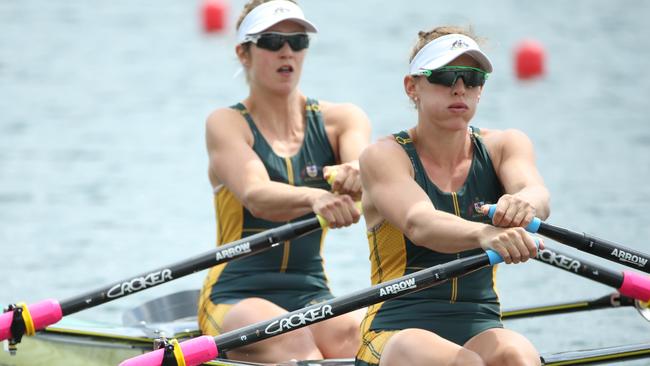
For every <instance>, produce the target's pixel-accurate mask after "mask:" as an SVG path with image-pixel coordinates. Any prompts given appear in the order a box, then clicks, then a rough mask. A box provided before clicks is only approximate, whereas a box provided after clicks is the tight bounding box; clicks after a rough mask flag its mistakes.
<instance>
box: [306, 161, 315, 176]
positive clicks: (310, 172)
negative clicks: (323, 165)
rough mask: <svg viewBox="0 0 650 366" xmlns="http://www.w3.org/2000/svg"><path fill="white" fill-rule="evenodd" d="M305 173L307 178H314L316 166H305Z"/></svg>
mask: <svg viewBox="0 0 650 366" xmlns="http://www.w3.org/2000/svg"><path fill="white" fill-rule="evenodd" d="M305 171H306V172H307V175H308V176H309V177H311V178H315V177H316V176H317V175H318V166H317V165H316V164H310V165H307V166H306V167H305Z"/></svg>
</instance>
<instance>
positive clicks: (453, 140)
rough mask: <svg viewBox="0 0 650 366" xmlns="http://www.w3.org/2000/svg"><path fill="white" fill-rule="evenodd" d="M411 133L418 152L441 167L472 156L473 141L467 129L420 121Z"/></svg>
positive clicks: (457, 162) (452, 165)
mask: <svg viewBox="0 0 650 366" xmlns="http://www.w3.org/2000/svg"><path fill="white" fill-rule="evenodd" d="M409 133H410V134H411V137H412V139H413V143H414V144H415V147H416V149H417V151H418V154H419V155H420V156H421V157H423V158H425V159H426V160H427V161H429V162H431V163H433V164H435V165H437V166H440V167H455V166H457V165H459V164H461V163H463V162H465V161H467V160H468V159H471V158H472V141H471V137H470V134H469V132H468V130H467V129H460V130H448V129H442V128H439V127H436V126H433V125H430V124H422V123H419V124H418V125H417V126H415V127H414V128H412V129H411V130H410V131H409Z"/></svg>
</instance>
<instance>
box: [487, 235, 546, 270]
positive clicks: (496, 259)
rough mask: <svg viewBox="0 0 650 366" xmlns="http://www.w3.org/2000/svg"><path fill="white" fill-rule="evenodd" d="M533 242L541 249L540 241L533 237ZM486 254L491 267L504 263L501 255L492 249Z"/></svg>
mask: <svg viewBox="0 0 650 366" xmlns="http://www.w3.org/2000/svg"><path fill="white" fill-rule="evenodd" d="M533 240H534V241H535V246H536V247H537V249H539V239H538V238H536V237H534V236H533ZM485 254H487V256H488V259H489V260H490V265H491V266H493V265H495V264H499V263H502V262H503V258H502V257H501V255H500V254H499V253H497V252H496V251H494V250H492V249H488V250H486V251H485Z"/></svg>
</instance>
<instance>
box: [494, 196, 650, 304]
mask: <svg viewBox="0 0 650 366" xmlns="http://www.w3.org/2000/svg"><path fill="white" fill-rule="evenodd" d="M496 209H497V205H490V209H489V210H488V216H489V217H490V218H493V217H494V213H495V211H496ZM541 224H542V220H540V219H539V218H538V217H535V218H533V221H532V222H531V223H530V224H528V226H526V227H525V229H526V231H528V232H530V233H536V232H537V231H538V230H539V227H540V226H541ZM618 291H619V292H620V293H621V294H622V295H625V296H628V297H631V298H634V299H638V300H641V301H650V277H648V276H644V275H640V274H638V273H636V272H632V271H623V284H622V285H621V287H620V288H618Z"/></svg>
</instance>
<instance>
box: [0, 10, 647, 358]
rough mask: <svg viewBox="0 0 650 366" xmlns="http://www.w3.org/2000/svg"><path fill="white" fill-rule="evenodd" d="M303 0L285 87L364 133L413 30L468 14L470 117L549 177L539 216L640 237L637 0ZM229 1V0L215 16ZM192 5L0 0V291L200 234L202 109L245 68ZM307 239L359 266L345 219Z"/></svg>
mask: <svg viewBox="0 0 650 366" xmlns="http://www.w3.org/2000/svg"><path fill="white" fill-rule="evenodd" d="M302 3H304V4H303V6H304V9H305V12H306V13H307V15H308V17H309V18H310V19H312V20H313V21H314V22H315V23H316V24H317V25H318V26H319V27H320V30H321V34H320V35H319V36H318V38H317V40H316V41H315V42H314V43H313V47H312V49H311V50H310V55H309V57H308V59H307V62H306V66H305V72H304V79H303V83H302V89H303V91H304V92H305V93H306V94H308V95H310V96H314V97H319V98H321V99H326V100H331V101H340V102H343V101H349V102H353V103H356V104H358V105H359V106H361V107H362V108H363V109H364V110H365V111H366V112H367V114H368V115H369V117H370V119H371V120H372V123H373V127H374V133H373V136H374V138H377V137H379V136H382V135H385V134H388V133H391V132H394V131H396V130H399V129H403V128H407V127H409V126H411V125H412V124H414V122H415V113H414V112H413V110H412V108H410V106H409V103H408V100H407V98H406V97H405V96H404V93H403V91H402V77H403V75H404V73H405V71H406V69H407V58H408V54H409V50H410V48H411V45H412V43H413V42H414V41H415V39H416V33H417V31H419V30H422V29H429V28H431V27H433V26H435V25H441V24H461V25H468V24H471V25H473V26H474V28H475V30H476V32H477V33H479V34H480V35H482V36H484V37H485V38H487V40H488V46H487V48H486V49H487V51H488V52H489V54H490V55H491V57H492V59H493V62H494V64H495V73H494V74H493V75H492V76H491V78H490V80H489V83H488V85H487V87H486V89H485V92H484V95H483V98H482V100H481V106H480V110H479V112H478V114H477V116H476V117H475V121H474V124H475V125H477V126H480V127H488V128H518V129H521V130H523V131H525V132H526V133H527V134H528V135H529V136H530V138H531V139H532V141H533V142H534V144H535V145H536V149H537V160H538V164H539V168H540V170H541V171H542V174H543V175H544V177H545V179H546V183H547V185H548V187H549V189H550V191H551V193H552V209H553V214H552V216H551V218H550V219H549V221H550V222H552V223H555V224H557V225H561V226H565V227H568V228H572V229H574V230H578V231H585V232H588V233H592V234H594V235H597V236H600V237H603V238H607V239H610V240H613V241H617V242H620V243H623V244H625V245H627V246H629V247H633V248H637V249H639V250H644V251H650V246H648V245H647V244H646V240H647V238H648V237H649V236H650V228H649V226H648V225H647V223H646V217H645V214H646V210H647V207H649V206H650V186H649V185H648V184H647V181H648V180H649V179H650V131H649V130H648V128H647V124H648V117H647V107H648V103H647V98H648V96H649V95H650V76H648V75H647V73H646V70H647V67H648V66H647V65H648V64H650V50H649V49H648V47H646V46H647V44H648V42H647V39H646V37H645V36H644V35H646V34H648V33H650V23H648V22H647V18H648V16H649V15H650V3H648V2H644V1H640V0H639V1H626V2H625V3H624V4H623V3H621V2H614V1H572V2H565V1H550V2H549V1H546V2H536V3H531V2H526V3H523V2H520V1H515V0H512V1H506V0H501V1H490V2H486V1H476V2H469V1H454V2H435V3H434V2H431V1H424V0H422V1H408V2H401V1H389V0H378V1H370V0H359V1H344V0H330V1H315V0H304V1H302ZM242 4H243V1H234V2H233V4H232V10H233V11H232V12H231V18H232V19H233V21H234V18H236V17H237V16H238V13H239V10H240V9H241V6H242ZM198 5H199V4H198V3H197V2H190V1H175V0H159V1H155V2H154V1H139V2H132V1H124V0H120V1H110V2H109V1H93V2H87V1H81V0H69V1H65V2H64V1H36V0H21V1H11V0H4V1H0V110H1V111H2V113H1V116H0V250H1V253H2V254H1V255H2V257H1V258H2V260H1V261H0V278H1V279H2V284H1V285H0V304H7V303H9V302H15V301H27V302H34V301H37V300H40V299H42V298H45V297H54V298H57V299H65V298H68V297H70V296H75V295H77V294H80V293H81V292H85V291H87V290H91V289H94V288H96V287H99V286H101V285H105V284H107V283H109V282H112V281H114V280H118V279H122V278H126V277H128V276H130V275H134V274H137V273H141V272H143V271H146V270H149V269H153V268H157V267H161V266H163V265H165V264H168V263H172V262H175V261H178V260H181V259H183V258H185V257H188V256H189V255H192V254H195V253H200V252H203V251H206V250H208V249H210V248H212V247H213V245H214V232H215V229H214V219H213V212H212V205H211V191H210V187H209V184H208V181H207V179H206V166H207V157H206V154H205V148H204V137H203V127H204V120H205V117H206V116H207V114H208V113H209V112H210V111H211V110H212V109H214V108H216V107H219V106H224V105H228V104H230V103H233V102H236V101H239V100H240V99H242V98H243V97H245V96H246V92H247V88H246V86H245V82H244V80H243V78H241V77H240V78H238V79H233V78H232V74H233V73H234V72H235V70H236V69H237V63H236V59H235V57H234V52H233V47H234V34H233V32H232V31H229V32H227V33H225V34H221V35H210V36H206V35H204V34H203V33H202V32H201V30H200V24H199V22H198V8H199V6H198ZM232 23H233V22H231V24H232ZM231 28H232V26H231ZM525 38H533V39H536V40H538V41H539V42H541V43H542V44H543V45H544V46H545V48H546V51H547V56H548V58H547V64H546V66H547V74H546V77H545V78H543V79H540V80H536V81H532V82H520V81H518V80H516V78H515V77H514V73H513V62H512V60H513V57H512V52H513V49H514V47H515V45H516V44H517V43H518V42H519V41H521V40H522V39H525ZM398 197H399V196H398V195H396V198H398ZM568 251H569V252H570V253H573V254H575V253H576V251H574V250H572V249H569V250H568ZM325 255H326V258H327V263H328V268H329V275H330V279H331V282H332V287H333V288H334V290H335V291H336V293H338V294H344V293H347V292H350V291H352V290H355V289H359V288H362V287H365V286H367V285H368V284H369V280H368V261H367V259H366V258H367V255H368V249H367V244H366V242H365V236H364V230H363V226H362V225H357V226H356V227H353V228H349V229H345V230H339V231H335V232H332V234H331V236H329V238H328V240H327V249H326V253H325ZM578 255H581V254H578ZM593 261H595V262H598V263H603V264H605V265H607V266H609V267H612V268H621V267H617V266H616V265H613V264H610V263H609V262H604V261H601V260H598V259H593ZM203 276H204V272H201V273H198V274H195V275H192V276H189V277H187V278H186V279H183V280H179V281H178V282H174V283H170V284H167V285H164V286H161V287H159V288H156V289H152V290H149V291H146V292H144V293H140V294H138V295H134V296H131V297H127V298H124V299H121V300H119V301H115V302H113V303H109V304H106V305H104V306H101V307H98V308H96V309H93V310H91V311H86V312H81V313H79V314H77V315H75V316H77V317H80V318H86V319H96V320H102V321H107V322H116V323H117V322H119V321H120V314H121V312H122V311H123V310H124V309H127V308H130V307H132V306H134V305H136V304H138V303H140V302H143V301H146V300H148V299H151V298H153V297H157V296H160V295H162V294H167V293H170V292H174V291H177V290H179V289H185V288H188V287H199V286H200V285H201V283H202V280H203ZM499 287H500V293H501V297H502V302H503V304H504V308H512V307H518V306H526V305H539V304H547V303H551V302H562V301H569V300H579V299H586V298H593V297H599V296H601V295H604V294H607V293H609V292H610V290H609V289H608V288H606V287H605V286H602V285H599V284H595V283H593V282H591V281H589V280H585V279H582V278H579V277H576V276H571V275H570V274H567V273H565V272H560V271H559V270H556V269H554V268H551V267H547V266H544V265H542V264H538V263H529V264H526V265H521V266H509V267H504V266H502V268H501V269H500V277H499ZM508 326H510V327H512V328H513V329H516V330H518V331H521V332H522V333H524V334H525V335H526V336H528V337H529V338H530V339H531V340H532V341H533V342H534V343H535V344H536V345H537V347H538V348H539V349H540V350H541V351H542V352H557V351H565V350H573V349H581V348H593V347H599V346H606V345H620V344H626V343H636V342H642V341H648V340H649V339H650V337H649V336H648V330H649V329H650V324H647V323H646V322H645V321H643V320H642V318H641V317H640V316H639V315H637V313H636V311H635V310H633V309H616V310H607V311H599V312H592V313H582V314H574V315H566V316H553V317H546V318H539V319H527V320H518V321H512V322H509V323H508ZM558 335H561V336H558ZM627 364H629V365H633V364H636V365H641V364H647V362H638V361H637V362H636V363H635V362H630V363H627Z"/></svg>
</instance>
